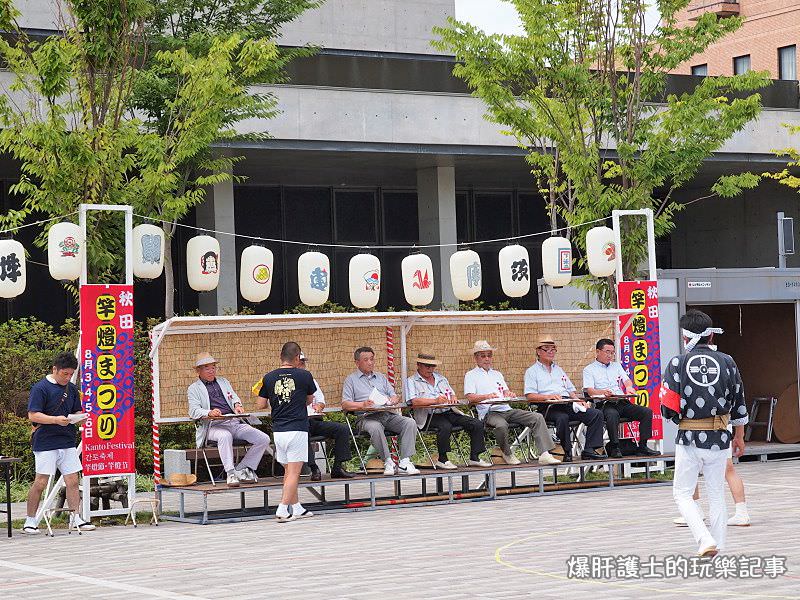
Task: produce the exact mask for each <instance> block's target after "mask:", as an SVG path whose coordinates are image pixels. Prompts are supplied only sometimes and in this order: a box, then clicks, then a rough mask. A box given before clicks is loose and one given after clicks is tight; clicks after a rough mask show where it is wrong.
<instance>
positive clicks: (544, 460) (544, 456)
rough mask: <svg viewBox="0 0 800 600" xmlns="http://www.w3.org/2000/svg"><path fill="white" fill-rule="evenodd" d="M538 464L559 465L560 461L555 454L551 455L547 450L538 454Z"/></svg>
mask: <svg viewBox="0 0 800 600" xmlns="http://www.w3.org/2000/svg"><path fill="white" fill-rule="evenodd" d="M539 464H540V465H560V464H561V461H560V460H558V459H557V458H556V457H555V456H553V455H552V454H550V453H549V452H542V453H541V454H540V455H539Z"/></svg>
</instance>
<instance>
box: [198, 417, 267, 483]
mask: <svg viewBox="0 0 800 600" xmlns="http://www.w3.org/2000/svg"><path fill="white" fill-rule="evenodd" d="M208 439H209V440H213V441H215V442H217V450H219V458H220V460H221V461H222V466H223V467H224V469H225V471H226V472H230V471H232V470H233V441H234V440H244V441H245V442H248V443H250V444H252V446H250V448H249V449H248V450H247V454H245V455H244V458H243V459H242V462H240V463H239V464H238V465H237V466H236V468H237V469H242V468H244V467H250V468H251V469H253V471H255V470H256V469H257V468H258V463H259V462H261V457H262V456H264V452H266V451H267V450H268V449H269V436H268V435H267V434H266V433H264V432H263V431H261V430H259V429H256V428H255V427H251V426H250V425H247V424H246V423H238V422H235V421H221V422H219V423H213V424H212V425H211V427H210V428H209V430H208Z"/></svg>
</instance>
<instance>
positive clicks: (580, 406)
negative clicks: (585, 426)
mask: <svg viewBox="0 0 800 600" xmlns="http://www.w3.org/2000/svg"><path fill="white" fill-rule="evenodd" d="M572 410H574V411H575V412H576V413H579V412H586V407H585V406H584V405H583V404H581V403H580V402H573V403H572Z"/></svg>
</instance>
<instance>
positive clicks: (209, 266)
mask: <svg viewBox="0 0 800 600" xmlns="http://www.w3.org/2000/svg"><path fill="white" fill-rule="evenodd" d="M219 267H220V265H219V241H218V240H217V239H216V238H213V237H211V236H210V235H198V236H195V237H193V238H192V239H190V240H189V243H187V244H186V276H187V278H188V279H189V287H191V288H192V289H193V290H195V291H197V292H210V291H211V290H215V289H217V285H219Z"/></svg>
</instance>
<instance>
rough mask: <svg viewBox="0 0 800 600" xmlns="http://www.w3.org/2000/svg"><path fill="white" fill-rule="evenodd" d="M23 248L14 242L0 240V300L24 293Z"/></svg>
mask: <svg viewBox="0 0 800 600" xmlns="http://www.w3.org/2000/svg"><path fill="white" fill-rule="evenodd" d="M27 274H28V273H27V269H26V267H25V248H23V247H22V244H20V243H19V242H17V241H15V240H0V298H16V297H17V296H19V295H20V294H21V293H22V292H24V291H25V284H26V279H27Z"/></svg>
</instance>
